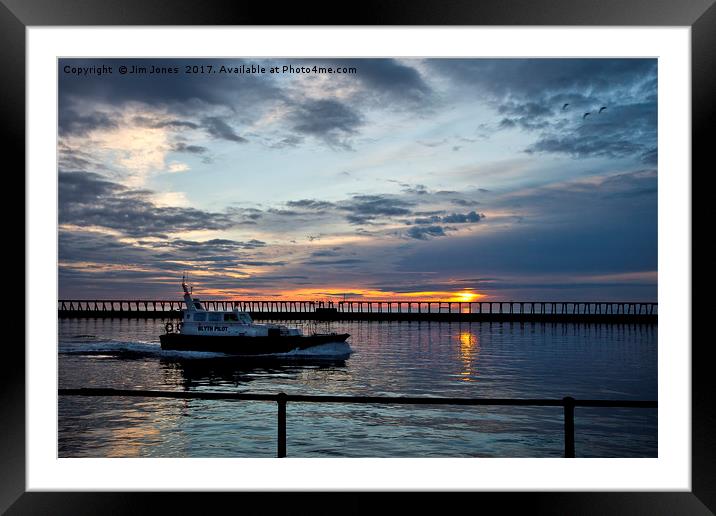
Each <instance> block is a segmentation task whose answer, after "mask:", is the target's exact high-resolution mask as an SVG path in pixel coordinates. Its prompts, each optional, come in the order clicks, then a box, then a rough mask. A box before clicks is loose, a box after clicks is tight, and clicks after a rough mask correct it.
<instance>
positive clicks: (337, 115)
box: [290, 99, 363, 149]
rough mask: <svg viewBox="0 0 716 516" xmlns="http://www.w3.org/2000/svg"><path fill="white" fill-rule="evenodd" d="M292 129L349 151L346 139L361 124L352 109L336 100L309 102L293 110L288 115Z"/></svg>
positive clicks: (357, 115) (360, 119) (358, 116)
mask: <svg viewBox="0 0 716 516" xmlns="http://www.w3.org/2000/svg"><path fill="white" fill-rule="evenodd" d="M290 120H291V122H292V128H293V130H294V131H297V132H299V133H301V134H305V135H310V136H314V137H316V138H319V139H321V140H324V141H326V142H327V143H329V144H330V145H332V146H335V147H341V148H344V149H349V148H350V145H349V141H348V138H349V137H350V136H352V135H354V134H355V133H356V132H357V129H358V127H359V126H360V125H361V124H362V123H363V121H362V118H361V116H360V115H359V114H358V113H357V112H355V111H354V110H353V109H351V108H349V107H348V106H346V105H345V104H343V103H341V102H338V101H336V100H325V99H324V100H309V101H306V102H304V103H302V104H300V105H298V106H296V107H295V108H294V110H293V111H292V113H291V115H290Z"/></svg>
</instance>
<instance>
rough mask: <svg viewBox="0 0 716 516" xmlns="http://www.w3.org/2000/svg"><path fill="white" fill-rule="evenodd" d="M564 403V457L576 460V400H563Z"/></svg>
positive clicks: (570, 398) (569, 398)
mask: <svg viewBox="0 0 716 516" xmlns="http://www.w3.org/2000/svg"><path fill="white" fill-rule="evenodd" d="M562 402H563V403H564V456H565V457H566V458H574V398H572V397H571V396H566V397H564V398H562Z"/></svg>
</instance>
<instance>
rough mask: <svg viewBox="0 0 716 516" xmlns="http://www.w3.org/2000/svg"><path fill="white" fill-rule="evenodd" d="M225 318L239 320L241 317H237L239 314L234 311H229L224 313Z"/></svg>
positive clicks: (226, 319)
mask: <svg viewBox="0 0 716 516" xmlns="http://www.w3.org/2000/svg"><path fill="white" fill-rule="evenodd" d="M224 320H225V321H238V320H239V318H238V317H237V315H236V314H235V313H234V312H229V313H226V314H224Z"/></svg>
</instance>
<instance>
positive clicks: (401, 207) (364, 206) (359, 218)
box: [338, 195, 412, 224]
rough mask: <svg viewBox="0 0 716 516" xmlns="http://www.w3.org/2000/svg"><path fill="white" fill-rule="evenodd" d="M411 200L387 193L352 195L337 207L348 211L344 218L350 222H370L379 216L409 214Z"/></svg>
mask: <svg viewBox="0 0 716 516" xmlns="http://www.w3.org/2000/svg"><path fill="white" fill-rule="evenodd" d="M410 206H412V203H411V202H408V201H405V200H402V199H399V198H396V197H389V196H387V195H354V196H353V197H352V198H351V199H350V201H348V202H346V203H345V204H344V205H342V206H339V208H338V209H340V210H343V211H347V212H349V214H348V215H346V219H347V220H348V221H349V222H350V223H351V224H364V223H370V222H372V221H373V220H375V219H376V218H378V217H381V216H388V217H390V216H398V215H408V214H410V209H408V208H409V207H410Z"/></svg>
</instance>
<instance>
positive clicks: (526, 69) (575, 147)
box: [428, 59, 657, 163]
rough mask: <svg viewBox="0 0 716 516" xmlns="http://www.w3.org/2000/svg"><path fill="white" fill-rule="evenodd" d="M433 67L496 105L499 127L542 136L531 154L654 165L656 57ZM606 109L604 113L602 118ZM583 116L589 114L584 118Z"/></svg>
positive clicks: (447, 62)
mask: <svg viewBox="0 0 716 516" xmlns="http://www.w3.org/2000/svg"><path fill="white" fill-rule="evenodd" d="M428 65H429V66H430V67H432V68H434V69H437V70H440V71H441V72H442V73H445V74H447V75H449V76H451V77H453V78H454V79H455V80H456V81H458V83H463V84H464V85H465V87H467V86H468V85H469V89H468V90H466V91H471V92H476V93H479V94H482V95H483V96H484V98H485V99H487V101H488V102H490V103H492V105H493V106H494V107H495V109H496V111H497V113H498V114H501V115H503V118H502V119H501V120H500V121H499V122H498V123H497V126H496V128H497V129H521V130H523V131H529V132H538V133H539V136H538V139H537V141H536V142H535V143H533V144H532V145H530V146H529V147H528V148H527V149H526V151H527V152H528V153H534V152H548V153H557V154H566V155H569V156H572V157H575V158H585V157H594V156H601V157H607V158H625V157H631V158H634V159H636V160H638V161H640V162H642V163H654V156H655V154H654V149H655V148H656V125H657V116H656V108H657V105H656V101H657V95H656V93H657V89H656V88H657V78H656V77H657V75H656V74H657V60H656V59H474V60H471V59H469V60H453V59H448V60H429V61H428ZM565 105H567V106H566V107H565ZM602 106H607V110H605V111H603V112H602V113H601V114H599V110H600V108H601V107H602ZM585 112H590V113H591V115H590V117H588V118H586V119H584V118H583V114H584V113H585Z"/></svg>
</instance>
